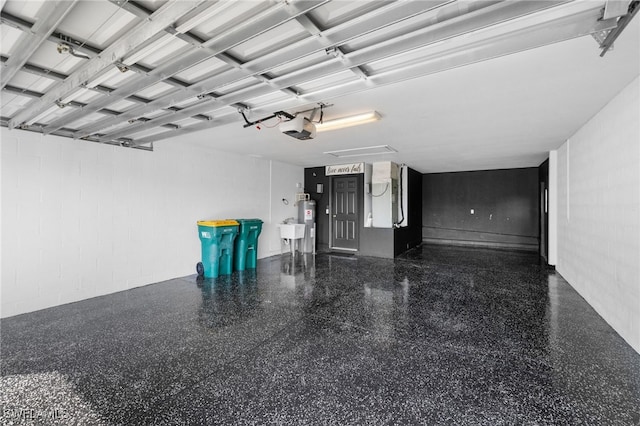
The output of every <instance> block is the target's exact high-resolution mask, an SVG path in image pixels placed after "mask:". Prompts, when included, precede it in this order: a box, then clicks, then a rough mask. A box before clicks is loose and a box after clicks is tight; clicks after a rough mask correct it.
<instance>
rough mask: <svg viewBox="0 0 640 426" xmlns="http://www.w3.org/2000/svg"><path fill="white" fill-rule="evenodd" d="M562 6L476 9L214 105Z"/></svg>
mask: <svg viewBox="0 0 640 426" xmlns="http://www.w3.org/2000/svg"><path fill="white" fill-rule="evenodd" d="M562 3H566V2H564V1H558V2H550V1H545V2H543V3H540V2H505V3H499V4H495V5H492V6H490V7H486V8H483V9H480V10H476V11H474V12H472V13H470V14H469V15H465V16H461V17H456V18H453V19H451V20H446V21H443V22H440V23H438V24H434V25H431V26H429V27H426V28H423V29H421V30H419V31H415V32H413V33H411V34H407V35H403V36H399V37H396V38H393V39H391V40H387V41H385V42H382V43H378V44H376V45H372V46H369V47H367V48H364V49H361V50H358V51H355V52H351V53H349V54H345V55H344V56H343V58H341V60H333V61H326V62H322V63H320V64H318V65H316V66H313V67H309V68H307V69H305V70H303V71H300V72H293V73H290V74H288V75H284V76H282V77H276V78H274V79H272V80H271V81H270V86H263V85H254V86H251V87H249V88H246V89H243V90H241V91H237V92H234V93H232V94H229V95H226V96H223V97H220V98H217V99H215V103H216V105H215V106H218V105H219V106H221V107H222V106H227V105H231V104H233V103H236V102H241V103H248V100H249V99H251V98H255V97H259V96H264V95H268V94H270V93H272V92H273V91H274V90H279V89H282V88H287V87H294V86H296V85H299V84H301V83H304V82H307V81H311V80H315V79H318V78H322V77H326V76H328V75H331V74H334V73H338V72H342V71H344V70H345V69H349V68H354V67H357V66H361V65H365V64H367V63H369V62H373V61H377V60H380V59H384V58H387V57H389V56H393V55H395V54H398V53H403V52H406V51H409V50H413V49H418V48H422V47H424V46H426V45H429V44H432V43H436V42H438V41H441V40H445V39H448V38H452V37H454V36H459V35H462V34H468V33H471V32H474V31H477V30H480V29H483V28H486V27H488V26H491V25H495V24H497V23H503V22H508V21H510V20H514V19H518V18H521V17H523V16H527V15H530V14H535V13H537V12H540V11H541V10H544V9H547V8H549V7H552V6H554V5H558V4H562ZM233 71H235V70H231V71H230V72H233ZM223 74H224V73H223ZM223 74H220V75H218V76H214V77H211V78H210V79H207V85H209V84H212V83H214V81H215V80H219V81H220V82H223V81H225V80H228V78H227V76H225V75H223ZM201 84H202V83H198V84H197V85H201ZM269 88H271V91H269ZM302 96H303V95H302ZM208 101H211V100H208ZM155 103H156V101H153V102H152V104H155ZM211 109H212V106H211V105H210V104H209V102H202V103H201V104H198V105H194V106H192V107H189V108H185V111H186V110H188V111H190V112H193V113H198V112H203V111H210V110H211ZM165 120H172V119H171V118H170V116H169V115H165V116H160V117H157V118H154V119H153V120H151V121H149V122H147V123H144V124H137V125H133V126H131V127H130V128H127V129H123V130H120V131H118V132H117V133H115V134H109V133H107V134H106V135H105V136H103V137H102V140H107V139H108V138H109V137H119V136H122V135H126V134H127V130H128V131H129V134H134V133H135V132H140V131H142V130H146V129H149V128H152V127H153V124H154V123H163V122H165Z"/></svg>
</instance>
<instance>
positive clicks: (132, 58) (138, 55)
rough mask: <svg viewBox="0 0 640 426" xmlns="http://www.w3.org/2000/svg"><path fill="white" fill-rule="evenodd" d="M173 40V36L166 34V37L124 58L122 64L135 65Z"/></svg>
mask: <svg viewBox="0 0 640 426" xmlns="http://www.w3.org/2000/svg"><path fill="white" fill-rule="evenodd" d="M172 40H173V35H172V34H165V35H164V36H162V37H160V38H159V39H158V40H156V41H154V42H151V43H150V44H148V45H146V46H145V47H143V48H142V49H140V50H138V51H137V52H135V53H133V54H131V55H129V56H127V57H126V58H124V59H123V60H122V63H123V64H125V65H133V64H135V63H136V62H138V61H139V60H141V59H143V58H144V57H146V56H149V55H150V54H151V53H153V52H155V51H156V50H157V49H160V48H161V47H162V46H164V45H166V44H169V42H171V41H172Z"/></svg>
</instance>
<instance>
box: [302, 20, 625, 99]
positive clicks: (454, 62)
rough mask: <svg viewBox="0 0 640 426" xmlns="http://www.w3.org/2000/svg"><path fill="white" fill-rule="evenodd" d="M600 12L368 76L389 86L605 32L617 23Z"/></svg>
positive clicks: (327, 95)
mask: <svg viewBox="0 0 640 426" xmlns="http://www.w3.org/2000/svg"><path fill="white" fill-rule="evenodd" d="M600 14H601V13H600V11H599V10H597V9H594V10H592V11H585V12H582V13H580V14H578V15H575V16H568V17H563V18H560V19H557V20H554V21H551V22H548V23H543V24H541V25H539V26H537V27H535V28H527V29H525V30H516V31H511V32H508V33H505V34H501V35H498V36H493V37H489V38H485V39H482V40H474V41H470V42H469V43H466V44H460V45H458V46H456V47H455V48H452V49H449V50H447V51H445V52H441V53H435V54H433V55H430V56H428V57H426V58H425V59H424V60H423V61H421V62H420V63H413V64H412V63H409V64H406V65H401V66H398V67H393V68H391V69H388V70H384V71H380V72H377V73H374V74H373V75H370V77H369V79H370V80H371V81H372V82H373V83H374V84H375V85H376V86H377V87H380V86H386V85H389V84H394V83H398V82H400V81H405V80H410V79H413V78H416V77H421V76H425V75H429V74H435V73H438V72H442V71H446V70H450V69H453V68H458V67H462V66H465V65H470V64H473V63H477V62H482V61H485V60H489V59H494V58H497V57H501V56H506V55H511V54H515V53H519V52H523V51H526V50H530V49H535V48H537V47H541V46H546V45H549V44H553V43H558V42H562V41H566V40H570V39H573V38H577V37H581V36H586V35H589V34H591V33H592V32H594V31H602V30H604V29H608V28H610V27H611V26H612V25H615V20H606V21H598V18H599V16H600ZM363 90H367V88H366V87H364V86H362V85H360V86H357V85H353V86H352V87H347V86H343V87H340V88H336V89H332V88H328V89H325V90H322V91H319V92H318V93H317V94H307V95H303V96H302V97H303V99H304V100H306V101H307V102H314V101H315V102H317V101H318V100H325V99H331V98H334V97H336V96H343V95H345V94H353V93H357V92H360V91H363Z"/></svg>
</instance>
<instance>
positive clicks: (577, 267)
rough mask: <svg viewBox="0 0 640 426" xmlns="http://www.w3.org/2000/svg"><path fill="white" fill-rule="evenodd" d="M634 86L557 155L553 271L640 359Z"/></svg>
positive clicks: (639, 157)
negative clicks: (561, 277) (556, 208)
mask: <svg viewBox="0 0 640 426" xmlns="http://www.w3.org/2000/svg"><path fill="white" fill-rule="evenodd" d="M639 93H640V84H639V79H638V78H636V79H635V80H634V81H633V82H632V83H631V84H630V85H629V86H627V87H626V88H625V89H624V90H623V91H622V92H621V93H620V94H618V95H617V96H616V97H615V98H613V99H612V100H611V101H610V102H609V103H608V104H607V105H606V106H605V107H604V108H603V109H602V110H601V111H600V112H599V113H598V114H597V115H596V116H594V117H593V118H592V119H591V120H589V122H587V123H586V124H585V125H584V126H583V127H582V128H581V129H580V130H579V131H578V132H576V134H575V135H573V136H572V137H571V138H570V139H569V140H568V141H567V142H566V143H565V144H564V145H562V147H560V148H559V149H558V151H557V163H558V176H557V178H558V185H557V190H558V194H557V200H558V210H557V216H558V217H557V220H558V259H557V265H556V269H557V270H558V272H560V274H562V276H563V277H564V278H565V279H566V280H567V281H568V282H569V283H570V284H571V285H572V286H573V287H574V288H575V289H576V290H577V291H578V292H579V293H580V294H581V295H582V296H583V297H584V298H585V299H586V300H587V302H589V304H590V305H591V306H593V308H594V309H595V310H596V311H597V312H598V313H599V314H600V315H601V316H602V317H603V318H604V319H605V320H606V321H607V322H608V323H609V324H610V325H611V326H612V327H613V328H614V329H615V330H616V331H617V332H618V333H619V334H620V335H621V336H622V337H623V338H624V339H625V340H626V341H627V342H628V343H629V344H630V345H631V346H632V347H633V348H634V349H635V350H636V351H638V352H640V123H639V121H638V117H640V99H639Z"/></svg>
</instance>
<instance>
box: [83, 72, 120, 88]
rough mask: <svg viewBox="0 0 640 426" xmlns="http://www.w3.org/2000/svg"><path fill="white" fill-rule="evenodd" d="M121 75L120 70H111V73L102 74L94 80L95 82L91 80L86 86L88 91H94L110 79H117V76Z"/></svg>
mask: <svg viewBox="0 0 640 426" xmlns="http://www.w3.org/2000/svg"><path fill="white" fill-rule="evenodd" d="M119 73H120V70H119V69H118V68H115V67H114V68H111V69H110V70H109V71H107V72H105V73H103V74H100V75H99V76H97V77H96V78H94V79H93V80H90V81H88V82H87V84H86V86H87V88H88V89H93V88H94V87H96V86H98V85H100V84H101V83H104V82H105V81H107V80H109V79H110V78H113V77H115V76H116V75H118V74H119Z"/></svg>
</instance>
